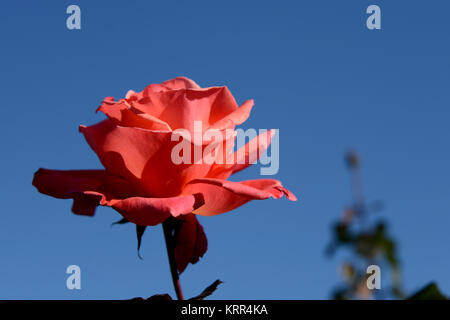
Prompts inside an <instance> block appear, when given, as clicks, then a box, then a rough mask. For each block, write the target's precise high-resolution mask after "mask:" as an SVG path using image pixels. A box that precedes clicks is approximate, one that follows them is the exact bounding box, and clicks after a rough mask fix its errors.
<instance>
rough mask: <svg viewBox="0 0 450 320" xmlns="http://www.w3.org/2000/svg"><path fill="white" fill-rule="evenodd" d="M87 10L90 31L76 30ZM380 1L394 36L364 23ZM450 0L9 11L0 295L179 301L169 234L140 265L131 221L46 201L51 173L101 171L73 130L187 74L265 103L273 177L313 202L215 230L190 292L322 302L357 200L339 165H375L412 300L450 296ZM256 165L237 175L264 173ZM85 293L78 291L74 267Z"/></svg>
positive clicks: (259, 121)
mask: <svg viewBox="0 0 450 320" xmlns="http://www.w3.org/2000/svg"><path fill="white" fill-rule="evenodd" d="M70 4H77V5H79V6H80V7H81V14H82V21H81V25H82V29H81V30H78V31H76V30H75V31H69V30H67V28H66V23H65V20H66V18H67V14H66V8H67V6H68V5H70ZM370 4H378V5H379V6H380V7H381V12H382V30H379V31H370V30H368V29H367V28H366V25H365V21H366V18H367V15H366V13H365V9H366V8H367V6H369V5H370ZM449 10H450V4H449V3H448V1H438V0H436V1H433V2H432V3H425V2H423V1H400V0H397V1H375V0H374V1H361V0H347V1H332V0H327V1H321V0H315V1H226V2H224V1H220V2H219V1H189V2H187V1H176V2H167V1H131V0H129V1H70V2H69V1H58V2H57V3H56V2H54V1H53V2H52V1H2V3H1V5H0V40H1V51H0V52H1V59H0V70H1V72H0V85H1V87H2V88H3V90H2V99H1V114H2V118H3V122H2V125H1V126H0V132H1V135H0V137H1V142H2V157H1V158H0V161H1V168H2V169H3V170H2V175H1V177H2V183H1V185H0V189H1V193H0V194H1V199H2V210H1V211H2V218H1V223H0V298H6V299H11V298H19V299H21V298H25V299H51V298H58V299H92V298H97V299H99V298H100V299H103V298H106V299H109V298H111V299H124V298H131V297H136V296H144V297H147V296H150V295H152V294H155V293H165V292H168V293H170V294H173V289H172V285H171V281H170V275H169V268H168V262H167V256H166V252H165V245H164V242H163V234H162V230H161V228H160V227H155V228H152V229H149V230H147V232H146V234H145V235H144V239H143V246H142V255H143V257H144V260H139V259H138V258H137V255H136V239H135V231H134V228H133V227H132V226H131V225H124V226H115V227H113V228H111V227H110V224H111V222H113V221H116V220H117V219H118V218H119V214H117V213H116V212H114V211H113V210H112V209H109V208H99V209H98V210H97V214H96V216H95V217H94V218H87V217H80V216H75V215H73V214H72V213H71V212H70V207H71V201H70V200H57V199H53V198H50V197H47V196H44V195H42V194H39V193H38V192H37V191H36V190H35V189H34V187H32V185H31V180H32V177H33V173H34V172H35V171H36V170H37V169H38V168H39V167H45V168H52V169H84V168H100V167H101V166H100V163H99V161H98V159H97V157H96V155H95V154H94V153H93V152H92V151H91V150H90V148H89V146H88V145H87V143H86V142H85V141H84V139H83V137H82V135H81V134H79V133H78V131H77V128H78V125H79V124H85V125H89V124H93V123H95V122H98V121H99V120H101V119H102V116H101V115H100V114H95V113H94V111H95V109H96V107H97V106H98V105H99V103H100V102H101V100H102V99H103V98H104V97H106V96H114V97H116V98H118V97H122V96H123V95H124V94H125V93H126V92H127V90H128V89H134V90H136V91H137V90H142V89H143V88H144V87H145V86H146V85H147V84H149V83H157V82H162V81H164V80H167V79H170V78H173V77H175V76H179V75H184V76H187V77H190V78H192V79H194V80H195V81H196V82H197V83H199V84H200V85H201V86H216V85H226V86H228V87H229V89H230V90H231V92H232V93H233V94H234V96H235V98H236V99H237V101H238V102H240V103H242V102H243V101H245V100H246V99H251V98H253V99H254V100H255V107H254V109H253V111H252V115H251V118H250V119H249V120H248V121H247V122H246V123H245V126H244V128H246V127H252V128H279V129H280V171H279V173H278V175H276V176H274V178H277V179H280V180H281V181H282V182H283V184H284V185H285V186H286V187H288V188H289V189H290V190H292V191H293V192H294V193H295V194H296V195H297V196H298V197H299V198H300V201H299V202H296V203H293V202H290V201H288V200H286V199H281V200H266V201H253V202H251V203H249V204H247V205H245V206H244V207H241V208H239V209H237V210H235V211H233V212H230V213H227V214H223V215H220V216H215V217H202V218H201V219H200V221H201V223H202V224H203V226H204V227H205V230H206V234H207V236H208V240H209V250H208V252H207V253H206V255H205V257H204V258H203V259H202V260H201V261H200V262H199V263H198V264H196V265H193V266H190V267H188V269H187V271H186V272H185V273H183V275H182V285H183V288H184V292H185V296H187V297H189V296H193V295H196V294H198V293H199V292H200V291H201V290H202V289H203V288H204V287H206V286H207V285H209V284H210V283H211V282H213V281H214V280H215V279H217V278H219V279H221V280H223V281H225V284H223V285H222V286H221V287H219V289H218V291H217V292H216V293H215V294H214V298H217V299H305V298H310V299H325V298H328V297H329V294H330V291H331V288H332V287H333V286H334V285H335V284H337V283H339V275H338V273H337V266H338V262H339V261H340V260H339V259H332V260H330V259H328V258H326V257H325V255H324V248H325V246H326V245H327V243H328V241H329V240H330V237H331V234H330V224H331V222H332V221H333V220H334V219H336V218H337V217H339V215H340V213H341V210H342V208H343V207H344V206H345V205H347V204H349V203H350V201H351V193H350V186H349V179H348V173H347V170H346V168H345V165H344V162H343V155H344V152H345V151H346V150H347V149H348V148H355V149H356V150H358V151H359V153H360V154H361V156H362V157H363V172H362V173H363V178H364V185H365V192H366V195H367V198H368V199H369V200H378V199H380V200H382V201H383V202H384V204H385V206H386V208H385V210H384V211H383V212H382V213H380V215H381V216H382V217H384V218H386V219H388V220H389V222H390V231H391V233H392V234H393V235H394V236H395V238H396V239H397V240H398V241H399V245H400V247H399V250H400V251H399V253H400V257H401V261H402V266H403V270H404V273H403V278H404V282H405V287H406V289H407V290H408V291H412V290H415V289H418V288H420V287H421V286H422V285H424V284H425V283H427V282H429V281H430V280H436V281H437V282H438V283H439V285H440V286H441V288H442V289H443V291H444V292H446V293H450V275H449V273H448V270H449V267H450V256H449V254H448V252H450V250H449V249H450V248H449V243H450V233H449V232H448V230H449V229H448V228H449V226H450V202H449V199H450V198H449V195H450V148H449V138H450V126H449V125H448V123H449V118H450V111H449V110H450V109H449V106H450V103H449V102H450V90H449V83H450V59H449V57H450V44H449V42H448V36H449V31H450V30H449V29H450V27H449V25H448V21H447V20H448V18H447V17H448V12H449ZM258 175H259V168H257V167H256V168H251V169H249V170H247V171H245V172H243V173H241V174H239V175H238V176H236V177H234V179H235V180H246V179H254V178H258ZM71 264H76V265H79V266H80V267H81V272H82V289H81V290H72V291H70V290H67V289H66V286H65V284H66V277H67V275H66V274H65V270H66V267H67V266H68V265H71Z"/></svg>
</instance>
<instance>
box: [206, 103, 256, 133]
mask: <svg viewBox="0 0 450 320" xmlns="http://www.w3.org/2000/svg"><path fill="white" fill-rule="evenodd" d="M253 105H254V101H253V100H247V101H245V102H244V103H243V104H242V105H241V106H240V107H239V108H237V109H236V110H235V111H233V112H231V113H230V114H228V115H226V116H225V117H224V118H222V119H220V120H219V121H217V122H216V123H214V124H213V125H212V126H211V128H214V129H219V130H223V129H226V128H230V122H231V123H232V124H233V126H236V125H240V124H242V123H244V122H245V121H246V120H247V119H248V117H249V116H250V111H252V108H253ZM231 128H234V127H231Z"/></svg>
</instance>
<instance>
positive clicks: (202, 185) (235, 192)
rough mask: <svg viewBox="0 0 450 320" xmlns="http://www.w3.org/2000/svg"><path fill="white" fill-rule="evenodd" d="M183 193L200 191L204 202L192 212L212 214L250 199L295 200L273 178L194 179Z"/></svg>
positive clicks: (230, 208) (205, 214)
mask: <svg viewBox="0 0 450 320" xmlns="http://www.w3.org/2000/svg"><path fill="white" fill-rule="evenodd" d="M183 193H184V194H189V193H191V194H192V193H201V194H202V195H203V197H204V199H205V204H204V205H203V206H202V207H200V208H198V209H197V210H195V211H194V212H193V213H195V214H199V215H203V216H212V215H217V214H220V213H224V212H228V211H231V210H233V209H235V208H237V207H240V206H242V205H243V204H245V203H247V202H249V201H251V200H263V199H267V198H270V197H272V198H275V199H278V198H281V197H282V196H283V195H284V196H286V198H288V199H289V200H292V201H296V200H297V198H296V197H295V195H294V194H293V193H291V192H290V191H289V190H287V189H286V188H284V187H283V186H282V184H281V182H280V181H278V180H274V179H259V180H248V181H241V182H232V181H228V180H222V179H207V178H205V179H195V180H193V181H191V182H190V183H189V184H188V185H186V188H185V189H184V190H183Z"/></svg>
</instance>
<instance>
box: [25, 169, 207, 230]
mask: <svg viewBox="0 0 450 320" xmlns="http://www.w3.org/2000/svg"><path fill="white" fill-rule="evenodd" d="M33 185H34V186H35V187H36V188H37V189H38V190H39V192H41V193H44V194H47V195H50V196H53V197H55V198H61V199H69V198H72V199H73V200H74V204H73V207H72V211H73V212H74V213H76V214H82V215H89V216H92V215H94V212H95V208H96V206H98V205H102V206H109V207H112V208H114V209H115V210H116V211H118V212H119V213H120V214H122V216H123V217H124V218H126V219H127V220H128V221H131V222H133V223H135V224H138V225H141V226H154V225H157V224H159V223H161V222H163V221H164V220H166V219H167V218H169V217H170V216H174V217H178V216H180V215H183V214H188V213H191V212H192V211H193V210H195V209H197V208H198V207H200V206H202V205H203V204H204V199H203V196H202V195H201V194H190V195H182V196H179V197H171V198H144V197H128V196H129V195H128V194H133V189H132V187H131V186H130V185H129V184H128V183H127V182H126V181H124V180H122V179H121V178H118V177H114V176H111V175H109V174H108V173H107V172H106V171H104V170H68V171H63V170H47V169H39V170H38V171H37V172H36V173H35V175H34V179H33ZM121 197H123V198H121Z"/></svg>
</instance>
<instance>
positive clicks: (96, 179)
mask: <svg viewBox="0 0 450 320" xmlns="http://www.w3.org/2000/svg"><path fill="white" fill-rule="evenodd" d="M33 185H34V186H35V187H36V188H37V189H38V191H39V192H41V193H43V194H46V195H49V196H52V197H55V198H60V199H70V198H72V199H73V200H74V202H73V207H72V211H73V212H74V213H76V214H81V215H88V216H93V215H94V213H95V207H96V206H97V205H99V197H98V196H95V195H90V194H85V192H86V191H92V192H97V193H98V194H110V195H114V196H116V197H126V196H128V193H130V194H132V193H133V189H132V187H131V186H130V185H129V184H128V182H126V181H125V180H123V179H121V178H118V177H114V176H112V175H110V174H108V173H107V172H106V171H105V170H48V169H39V170H38V171H37V172H36V173H35V174H34V178H33Z"/></svg>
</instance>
